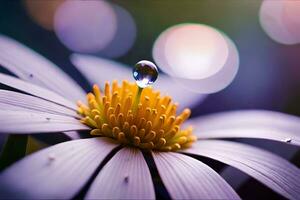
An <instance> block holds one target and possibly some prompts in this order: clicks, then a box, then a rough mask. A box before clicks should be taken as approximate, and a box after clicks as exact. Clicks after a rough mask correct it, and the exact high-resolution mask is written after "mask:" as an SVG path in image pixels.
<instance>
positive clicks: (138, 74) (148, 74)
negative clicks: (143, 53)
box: [132, 60, 158, 88]
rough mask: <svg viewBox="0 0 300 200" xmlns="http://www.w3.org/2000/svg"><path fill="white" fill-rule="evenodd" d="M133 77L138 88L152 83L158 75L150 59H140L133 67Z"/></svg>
mask: <svg viewBox="0 0 300 200" xmlns="http://www.w3.org/2000/svg"><path fill="white" fill-rule="evenodd" d="M132 74H133V77H134V79H135V80H136V84H137V85H138V86H139V87H140V88H145V87H148V86H150V85H152V84H153V83H154V82H155V81H156V79H157V77H158V69H157V67H156V65H155V64H154V63H152V62H150V61H147V60H142V61H140V62H138V63H137V64H136V65H135V67H134V68H133V72H132Z"/></svg>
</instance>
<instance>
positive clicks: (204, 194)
mask: <svg viewBox="0 0 300 200" xmlns="http://www.w3.org/2000/svg"><path fill="white" fill-rule="evenodd" d="M153 158H154V161H155V164H156V166H157V169H158V172H159V174H160V177H161V178H162V181H163V183H164V185H165V186H166V188H167V190H168V192H169V194H170V196H171V197H172V198H173V199H239V196H238V195H237V194H236V193H235V191H234V190H233V189H232V188H231V187H230V186H229V185H228V184H227V183H226V182H225V180H224V179H222V178H221V177H220V176H219V174H217V173H216V172H215V171H214V170H213V169H211V168H210V167H208V166H207V165H205V164H204V163H202V162H200V161H198V160H196V159H193V158H191V157H189V156H185V155H182V154H178V153H171V152H167V153H153Z"/></svg>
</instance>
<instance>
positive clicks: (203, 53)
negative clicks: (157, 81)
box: [152, 24, 239, 93]
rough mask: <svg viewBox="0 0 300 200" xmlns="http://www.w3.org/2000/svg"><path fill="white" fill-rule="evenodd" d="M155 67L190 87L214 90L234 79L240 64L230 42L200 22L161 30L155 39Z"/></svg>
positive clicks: (200, 90) (200, 89) (202, 91)
mask: <svg viewBox="0 0 300 200" xmlns="http://www.w3.org/2000/svg"><path fill="white" fill-rule="evenodd" d="M152 53H153V58H154V60H155V62H156V63H157V65H158V67H159V68H160V69H161V70H162V71H164V72H165V73H167V74H169V75H170V76H171V77H173V78H174V80H176V81H177V82H178V83H180V84H182V85H183V86H184V87H186V88H187V89H189V90H192V91H195V92H198V93H213V92H217V91H220V90H221V89H224V88H225V87H226V86H228V85H229V84H230V83H231V82H232V80H233V79H234V77H235V75H236V73H237V70H238V65H239V58H238V52H237V49H236V47H235V45H234V44H233V42H232V41H231V40H230V39H229V38H228V37H227V36H225V35H224V34H223V33H221V32H219V31H218V30H216V29H214V28H212V27H210V26H207V25H203V24H180V25H176V26H173V27H171V28H169V29H167V30H166V31H164V32H163V33H162V34H161V35H160V36H159V37H158V39H157V40H156V41H155V43H154V47H153V52H152Z"/></svg>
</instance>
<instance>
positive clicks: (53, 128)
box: [0, 110, 90, 134]
mask: <svg viewBox="0 0 300 200" xmlns="http://www.w3.org/2000/svg"><path fill="white" fill-rule="evenodd" d="M0 119H1V120H0V133H15V134H26V133H50V132H64V131H74V130H90V128H89V127H87V126H85V125H83V124H82V123H81V122H80V121H79V120H78V119H75V118H73V117H69V116H60V115H53V114H45V113H36V112H22V111H6V110H4V111H3V110H1V111H0Z"/></svg>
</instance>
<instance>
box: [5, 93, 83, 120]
mask: <svg viewBox="0 0 300 200" xmlns="http://www.w3.org/2000/svg"><path fill="white" fill-rule="evenodd" d="M0 108H1V110H10V111H13V110H14V111H26V112H42V113H49V114H57V115H63V116H71V117H78V115H77V113H76V112H75V111H74V110H72V109H69V108H66V107H65V106H61V105H58V104H56V103H53V102H51V101H47V100H44V99H41V98H38V97H34V96H30V95H26V94H22V93H18V92H13V91H8V90H0Z"/></svg>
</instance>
